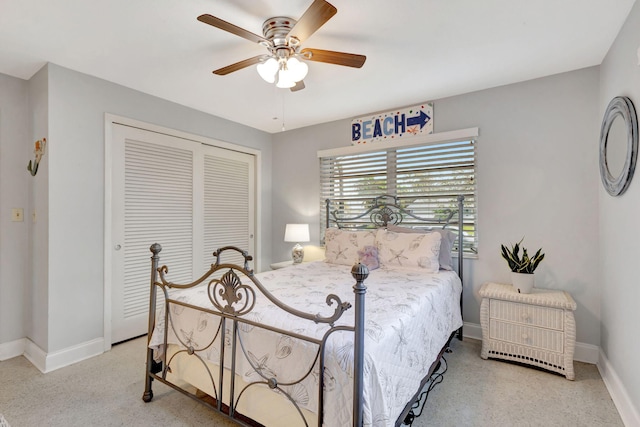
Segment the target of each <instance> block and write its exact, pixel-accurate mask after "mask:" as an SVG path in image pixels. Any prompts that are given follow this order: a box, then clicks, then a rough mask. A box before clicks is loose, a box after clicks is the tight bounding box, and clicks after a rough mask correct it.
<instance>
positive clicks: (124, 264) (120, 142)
mask: <svg viewBox="0 0 640 427" xmlns="http://www.w3.org/2000/svg"><path fill="white" fill-rule="evenodd" d="M112 142H113V147H112V153H113V159H112V165H113V173H112V180H113V182H112V201H111V205H112V242H113V248H112V251H111V253H112V261H111V263H112V283H111V301H112V304H111V308H112V309H111V331H112V334H111V342H112V343H116V342H120V341H123V340H126V339H129V338H132V337H136V336H140V335H143V334H145V333H146V332H147V323H148V310H149V288H150V274H151V262H150V257H151V252H150V251H149V247H150V246H151V245H152V244H153V243H159V244H160V245H161V246H162V251H161V253H160V263H161V265H167V266H168V267H169V276H168V277H169V280H171V281H172V282H175V283H188V282H191V281H193V280H194V279H195V278H196V277H199V276H200V275H201V274H202V273H203V272H204V271H206V269H208V266H209V265H210V264H211V263H212V262H213V259H212V256H211V254H212V252H213V251H214V250H215V249H217V248H219V247H222V246H227V245H232V246H238V247H241V248H245V249H247V250H249V252H250V253H252V254H253V253H255V248H254V247H253V241H254V239H253V230H254V221H255V220H254V214H253V209H254V200H255V196H254V184H253V182H254V172H253V171H254V169H255V160H254V156H252V155H249V154H245V153H237V152H234V151H230V150H225V149H221V148H216V147H210V146H206V145H202V144H201V143H199V142H195V141H191V140H187V139H182V138H177V137H172V136H168V135H164V134H159V133H155V132H150V131H145V130H141V129H136V128H131V127H128V126H121V125H114V126H113V141H112ZM205 266H206V267H205Z"/></svg>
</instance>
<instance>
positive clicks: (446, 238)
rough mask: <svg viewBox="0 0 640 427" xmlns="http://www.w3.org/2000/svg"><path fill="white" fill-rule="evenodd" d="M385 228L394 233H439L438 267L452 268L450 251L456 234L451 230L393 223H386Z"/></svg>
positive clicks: (456, 236)
mask: <svg viewBox="0 0 640 427" xmlns="http://www.w3.org/2000/svg"><path fill="white" fill-rule="evenodd" d="M387 230H388V231H393V232H394V233H440V235H442V240H441V242H440V256H439V258H438V263H439V264H440V269H441V270H449V271H451V270H453V260H452V259H451V251H452V250H453V244H454V243H455V241H456V239H457V238H458V235H457V234H456V233H454V232H453V231H451V230H446V229H442V228H433V229H425V228H408V227H400V226H398V225H393V224H389V225H387Z"/></svg>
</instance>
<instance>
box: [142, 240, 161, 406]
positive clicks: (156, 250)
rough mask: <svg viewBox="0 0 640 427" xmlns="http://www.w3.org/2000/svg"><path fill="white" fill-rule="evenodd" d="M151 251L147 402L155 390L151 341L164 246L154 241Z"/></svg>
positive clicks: (146, 379) (145, 395) (145, 399)
mask: <svg viewBox="0 0 640 427" xmlns="http://www.w3.org/2000/svg"><path fill="white" fill-rule="evenodd" d="M149 250H150V251H151V253H152V254H153V255H152V256H151V289H150V291H149V327H148V332H147V369H146V372H145V380H144V393H143V394H142V400H144V401H145V402H150V401H151V399H153V390H151V382H152V381H153V378H152V377H151V373H152V372H151V371H152V370H153V365H154V362H153V350H152V349H151V348H149V343H150V342H151V335H152V333H153V328H154V326H155V324H156V297H157V289H156V278H157V274H158V263H159V261H160V251H161V250H162V246H160V244H158V243H154V244H153V245H151V247H150V248H149Z"/></svg>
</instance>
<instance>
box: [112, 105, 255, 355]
mask: <svg viewBox="0 0 640 427" xmlns="http://www.w3.org/2000/svg"><path fill="white" fill-rule="evenodd" d="M114 125H123V126H130V127H134V128H138V129H142V130H145V131H149V132H156V133H161V134H165V135H169V136H173V137H176V138H182V139H187V140H191V141H194V142H199V143H202V144H206V145H211V146H214V147H218V148H223V149H227V150H232V151H238V152H241V153H246V154H251V155H253V156H254V158H255V162H256V164H255V211H254V224H255V238H254V245H255V254H254V257H253V260H254V269H255V270H256V271H260V259H261V258H260V247H261V239H260V236H261V235H262V232H261V231H262V230H261V224H260V221H259V219H260V218H261V217H262V215H261V213H262V191H261V188H262V186H261V181H262V152H261V151H260V150H256V149H254V148H250V147H245V146H242V145H238V144H233V143H230V142H225V141H219V140H216V139H212V138H208V137H204V136H200V135H195V134H191V133H188V132H183V131H179V130H176V129H171V128H167V127H163V126H158V125H154V124H152V123H147V122H143V121H140V120H136V119H130V118H128V117H123V116H118V115H115V114H110V113H105V117H104V247H103V250H104V262H103V268H104V270H103V283H104V286H103V290H104V295H103V298H104V320H103V326H104V333H103V338H104V341H103V343H104V351H109V350H111V320H112V318H111V309H112V300H111V291H112V286H111V282H112V280H113V277H112V274H111V273H112V268H113V259H112V252H111V249H112V248H113V241H112V221H113V217H112V200H111V194H112V191H113V161H112V156H113V151H112V148H111V142H112V139H113V126H114ZM149 258H151V255H149Z"/></svg>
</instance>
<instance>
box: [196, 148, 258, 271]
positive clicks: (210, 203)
mask: <svg viewBox="0 0 640 427" xmlns="http://www.w3.org/2000/svg"><path fill="white" fill-rule="evenodd" d="M203 151H204V167H203V170H204V181H203V183H204V189H203V191H204V197H203V200H204V242H203V246H204V253H203V257H204V261H203V264H202V271H206V270H207V269H208V268H209V266H210V265H211V264H212V263H213V262H215V260H214V258H213V257H212V254H213V252H214V251H215V250H216V249H219V248H222V247H225V246H236V247H238V248H240V249H242V250H247V251H249V254H250V255H254V256H255V248H254V245H255V243H254V242H255V239H254V232H255V230H254V224H255V220H254V218H255V206H254V201H255V197H254V194H255V188H254V187H255V184H254V183H255V176H254V169H255V168H254V167H253V164H254V157H253V156H251V155H249V154H245V153H238V152H235V151H230V150H222V149H219V148H214V147H206V146H205V147H203ZM222 261H224V262H233V263H236V264H240V265H242V262H244V258H243V257H242V256H241V255H240V254H239V253H236V252H235V251H234V253H233V255H232V256H231V257H225V258H223V259H222Z"/></svg>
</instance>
